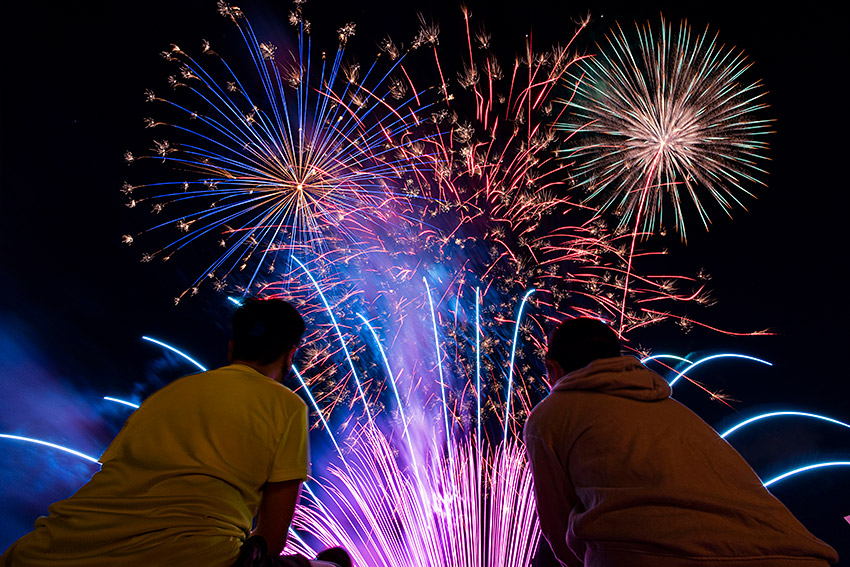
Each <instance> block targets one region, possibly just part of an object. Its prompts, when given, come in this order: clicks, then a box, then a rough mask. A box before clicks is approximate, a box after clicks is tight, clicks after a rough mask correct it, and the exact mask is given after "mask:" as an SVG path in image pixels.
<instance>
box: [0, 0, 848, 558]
mask: <svg viewBox="0 0 850 567" xmlns="http://www.w3.org/2000/svg"><path fill="white" fill-rule="evenodd" d="M638 4H639V5H638ZM688 4H690V3H684V2H678V3H672V2H641V3H622V4H621V3H616V2H594V3H587V2H575V3H565V2H540V1H534V0H531V1H528V2H504V1H499V2H488V3H484V2H471V3H469V4H468V5H469V6H470V8H471V11H472V14H473V17H474V18H476V19H480V20H483V21H484V22H486V24H487V27H488V29H489V30H490V31H491V32H492V34H493V38H494V43H496V44H497V46H496V48H495V49H496V50H497V52H498V53H500V54H502V55H503V57H507V56H510V55H511V54H512V53H513V51H515V50H516V49H519V48H520V47H521V46H522V41H523V37H524V36H525V34H526V33H527V32H528V30H529V29H531V30H532V32H533V34H534V38H535V39H534V41H535V44H536V45H538V46H541V47H542V46H545V45H549V44H552V43H554V42H556V41H559V40H560V41H561V42H565V41H566V40H567V39H568V38H569V37H570V36H571V35H572V31H573V29H574V25H573V24H572V23H571V19H573V18H578V17H580V16H582V15H583V14H585V13H586V12H587V11H588V10H589V11H590V12H591V14H592V15H593V16H594V23H593V24H592V25H591V26H590V27H589V29H588V30H586V32H585V33H584V34H583V36H582V39H581V40H580V41H581V42H583V43H581V45H584V46H585V47H586V49H587V50H592V49H593V44H594V42H595V41H602V40H603V38H604V34H605V32H606V31H607V30H608V29H609V26H610V25H612V24H613V23H614V22H615V21H618V22H620V23H621V24H622V25H623V26H624V28H626V27H629V26H633V24H632V22H633V21H635V20H637V21H639V22H646V21H647V20H649V21H651V22H652V23H657V22H658V20H659V15H660V14H662V13H663V15H664V17H665V18H666V19H668V20H671V21H673V22H678V20H679V19H681V18H683V17H686V18H687V19H688V21H689V22H690V23H691V24H692V25H693V26H694V28H696V29H702V28H704V27H705V25H706V24H710V26H711V29H712V30H715V31H719V32H720V38H721V40H722V41H723V42H725V43H727V44H731V45H735V46H737V47H738V48H740V49H742V50H743V51H745V52H746V54H747V55H748V56H749V58H750V59H751V61H752V62H753V67H752V68H751V69H750V70H749V73H750V75H749V77H750V79H756V78H761V79H762V80H763V82H764V84H765V86H766V88H767V90H768V91H769V94H768V96H767V101H768V103H769V104H770V105H771V108H770V110H769V112H768V114H769V115H770V117H772V118H775V119H776V122H775V130H776V133H775V134H774V135H773V136H772V137H771V139H770V143H771V149H770V152H769V156H770V157H771V159H772V161H771V162H770V164H769V165H768V169H769V171H770V175H769V176H768V177H767V178H766V181H767V184H768V187H767V188H754V190H755V192H756V194H757V196H758V199H749V200H747V201H746V205H747V209H748V210H742V209H740V208H739V209H737V210H735V211H734V219H733V220H729V219H726V218H723V217H721V216H720V215H715V216H714V217H713V219H714V221H715V222H714V224H713V225H712V227H711V230H710V232H707V233H706V232H701V231H700V230H699V229H698V228H697V227H696V225H695V224H693V225H692V227H693V229H692V231H691V232H690V233H689V242H688V245H687V246H683V245H681V244H679V243H678V242H677V241H676V240H674V239H672V238H671V239H669V240H667V241H664V242H662V243H660V245H663V246H664V247H667V248H669V249H670V252H671V254H670V262H671V266H674V267H676V268H677V269H678V270H679V271H687V270H691V271H695V270H696V269H698V268H704V269H705V270H707V271H708V272H709V273H710V274H711V275H712V279H711V282H710V285H711V288H712V289H713V296H714V297H715V299H717V305H715V306H713V307H711V308H710V309H706V310H705V311H704V312H702V313H701V314H700V315H699V317H698V318H699V319H700V320H701V321H703V322H705V323H708V324H711V325H716V326H718V327H722V328H726V329H731V330H736V331H751V330H761V329H765V328H769V329H771V330H772V331H774V332H775V333H776V334H775V335H773V336H763V337H729V336H725V335H720V334H717V333H712V332H709V331H700V330H697V331H694V332H692V333H689V334H687V335H685V334H682V333H681V332H680V331H679V329H678V328H676V327H675V326H672V325H671V326H670V327H668V328H658V330H657V331H654V332H655V333H656V334H654V335H647V336H646V337H643V338H642V342H643V343H644V344H645V346H651V347H652V348H653V350H654V351H655V352H672V353H676V354H680V355H683V356H684V355H685V354H687V353H691V352H696V351H700V352H704V353H706V354H714V353H718V352H740V353H745V354H749V355H752V356H757V357H760V358H763V359H766V360H769V361H771V362H772V363H773V364H774V366H773V367H770V368H766V367H761V366H758V367H757V365H746V364H743V363H741V362H735V363H731V362H728V363H727V362H724V363H718V364H717V365H715V366H713V367H712V368H711V373H706V374H705V375H700V376H699V377H698V379H700V380H702V381H704V382H705V383H706V384H707V385H708V386H709V387H710V388H711V389H713V390H717V389H722V390H723V392H724V393H725V394H728V395H730V396H731V397H732V398H734V399H735V400H739V401H736V402H734V403H733V406H734V408H735V409H734V410H730V409H729V408H727V407H725V406H722V405H720V404H717V403H716V402H711V401H710V400H706V399H705V398H706V396H705V395H704V394H702V393H699V392H696V391H690V390H687V389H686V388H685V387H682V388H681V389H677V391H676V397H677V398H678V399H679V400H680V401H683V402H684V403H686V404H688V405H689V406H690V407H692V408H693V409H694V410H695V411H697V412H698V413H699V414H700V415H701V416H703V417H704V418H705V419H706V420H707V421H708V422H709V423H711V424H712V425H713V426H715V427H717V428H718V429H722V428H723V427H726V426H729V425H731V424H733V423H735V422H737V421H740V419H742V418H743V417H749V416H752V415H756V414H758V413H761V412H765V411H778V410H797V411H804V412H813V413H818V414H823V415H827V416H830V417H833V418H835V419H839V420H842V421H845V422H850V407H848V404H847V395H848V393H850V386H848V381H847V373H846V371H845V370H844V369H842V368H840V367H839V366H840V363H839V360H838V359H839V357H838V355H839V354H840V353H841V352H846V344H847V338H848V337H847V331H846V321H847V320H848V315H850V313H848V308H847V302H846V300H845V289H846V287H847V286H846V284H845V281H846V278H845V270H844V266H843V264H844V263H845V262H846V258H847V253H846V247H845V246H844V240H845V225H846V220H845V217H846V201H847V200H846V197H845V196H844V190H843V188H846V180H844V181H842V179H845V178H846V175H844V173H845V168H844V167H843V166H844V164H845V161H846V157H845V155H844V153H845V152H844V150H843V144H842V142H841V141H840V138H839V136H840V135H841V134H842V133H843V132H845V131H846V129H847V118H846V116H847V113H846V112H845V111H844V108H845V104H844V102H845V99H846V92H845V91H844V90H843V89H842V88H841V87H840V84H839V81H842V76H843V74H844V71H846V68H847V64H846V60H845V57H844V55H845V54H846V45H845V44H844V43H843V40H844V39H845V35H846V32H845V30H843V29H839V21H838V20H839V18H837V17H836V14H832V13H830V11H828V10H826V9H825V8H821V7H819V6H817V5H810V6H809V7H808V8H807V9H806V10H794V11H788V12H785V13H779V12H777V8H775V7H774V5H773V4H770V7H768V5H767V4H765V6H764V7H763V8H755V7H751V6H746V7H743V6H742V4H743V3H741V2H727V1H721V2H704V3H693V5H688ZM239 5H240V6H241V7H242V8H243V10H244V11H245V12H246V14H247V15H248V16H249V18H250V19H251V21H252V23H253V24H254V25H255V27H262V25H264V22H265V23H267V22H273V21H274V20H280V21H281V22H283V23H281V24H280V26H279V28H281V29H285V28H287V27H288V26H287V25H286V24H285V18H286V14H287V13H288V11H289V9H290V6H289V4H288V3H271V2H260V1H259V0H257V1H253V2H248V3H242V4H239ZM48 6H49V5H48V3H24V2H19V3H12V5H10V6H6V7H4V17H3V18H2V24H0V25H2V34H0V37H2V41H3V49H2V58H0V64H1V65H2V84H3V88H2V90H0V103H2V118H0V120H2V121H1V122H0V137H2V153H0V160H1V161H0V164H2V165H0V221H2V222H0V230H2V237H0V259H2V264H0V266H2V269H3V277H2V278H0V384H2V391H3V396H2V397H0V433H14V434H19V435H25V436H30V437H37V438H41V439H49V440H51V441H54V442H57V443H62V444H65V445H68V446H71V447H73V448H75V449H78V450H80V451H83V452H85V453H88V454H91V455H95V456H97V455H98V454H99V453H100V451H102V449H103V448H104V447H105V445H106V444H107V443H108V442H109V440H110V439H111V437H112V435H114V433H115V431H116V430H117V428H118V427H120V425H121V423H122V421H123V419H124V417H126V413H122V411H123V410H120V408H114V407H108V406H109V404H105V403H104V402H102V400H101V397H102V396H104V395H115V396H118V397H125V398H126V397H133V396H136V397H138V396H144V395H147V394H149V393H150V392H151V391H153V390H154V389H156V388H157V387H159V386H161V385H163V384H164V383H166V382H167V381H168V380H170V379H172V378H174V377H176V376H179V375H181V374H184V373H188V372H189V371H191V369H190V368H187V367H186V366H185V365H183V364H181V363H180V362H179V361H178V360H176V359H175V358H174V357H170V356H166V355H164V354H163V352H162V351H161V350H160V349H157V348H156V347H153V346H151V345H150V344H148V343H144V342H143V341H141V340H140V337H141V335H143V334H151V335H154V336H157V337H160V338H162V339H164V340H167V341H169V342H172V343H174V344H176V345H179V346H180V347H181V348H184V349H185V350H186V351H188V352H190V353H192V354H193V355H196V356H197V357H198V358H199V359H201V360H202V361H203V362H204V363H205V364H206V365H208V366H215V365H218V364H222V363H224V362H225V354H226V352H225V347H226V341H227V330H226V321H227V316H228V315H227V314H228V312H229V309H230V308H229V305H228V302H227V301H226V298H225V297H224V296H221V295H216V294H215V293H213V292H212V291H211V290H208V291H206V292H202V293H201V294H199V295H198V296H197V297H196V298H193V299H191V300H190V301H187V302H186V303H184V304H181V305H180V306H178V307H175V306H174V304H173V297H174V296H175V295H177V294H178V293H179V292H180V291H182V290H183V289H184V288H185V286H186V285H187V284H188V283H190V282H191V280H189V282H187V279H188V278H190V277H193V276H195V274H194V273H184V272H183V270H182V269H181V261H182V260H181V259H180V258H179V257H175V259H174V260H173V261H172V262H169V263H166V264H163V263H160V262H155V263H149V264H142V263H140V262H139V257H140V254H141V250H140V249H139V248H128V247H126V246H124V245H123V244H122V243H121V235H122V234H125V233H128V232H137V231H139V230H141V229H143V228H144V227H145V226H146V225H147V224H148V223H150V222H152V221H151V219H150V217H148V216H146V215H144V214H141V213H139V212H138V211H130V210H128V209H127V208H126V207H125V206H124V203H125V202H126V199H125V197H124V196H123V195H122V194H121V193H120V191H119V189H120V187H121V184H122V182H123V181H124V180H125V179H127V178H128V176H130V175H131V174H130V173H129V172H128V168H127V166H126V164H125V163H124V161H123V159H122V154H123V153H124V151H125V150H126V149H133V148H140V149H144V148H145V144H147V143H149V139H150V134H149V132H145V131H144V128H143V123H142V119H143V118H144V117H145V116H148V115H149V114H150V111H149V109H148V108H147V107H145V102H144V100H143V92H144V90H145V89H146V88H149V87H151V88H157V87H159V88H164V84H165V83H164V79H165V77H166V75H167V74H168V73H169V72H170V68H169V67H167V65H166V63H165V62H164V61H163V60H162V59H161V58H160V57H159V55H158V53H159V52H160V51H162V50H163V49H165V48H167V47H168V45H169V44H171V43H176V44H178V45H180V46H181V47H184V48H185V49H186V50H187V51H189V50H190V49H191V50H194V49H196V48H197V47H198V46H199V45H200V40H201V39H202V38H204V39H208V40H210V41H211V42H216V41H219V42H221V43H223V44H227V42H228V41H231V40H233V39H234V38H233V35H234V32H235V28H233V26H232V25H231V24H230V23H229V22H228V21H227V20H225V19H224V18H222V17H220V16H219V15H218V13H217V12H216V8H215V2H214V1H213V0H205V1H195V0H192V1H179V2H175V1H169V2H166V1H163V0H152V1H149V2H144V3H142V2H138V3H131V2H106V1H99V2H65V3H62V4H61V5H60V6H58V7H52V6H51V7H48ZM306 10H307V13H308V17H309V18H310V19H311V20H312V22H313V25H314V28H315V30H316V32H315V34H316V38H317V42H318V41H319V39H321V34H322V33H325V34H329V33H332V31H333V30H335V29H336V28H338V27H339V26H341V25H342V24H343V23H345V22H347V21H355V22H356V23H357V25H358V32H357V35H356V36H355V41H359V42H360V44H359V45H360V46H361V47H360V48H361V49H366V50H367V52H368V51H369V50H371V48H372V46H374V44H375V42H376V41H377V40H378V39H380V38H382V37H383V36H384V35H386V33H388V32H389V33H392V35H393V37H394V39H395V38H399V39H402V40H404V39H407V38H409V37H410V36H411V35H412V33H413V31H414V30H415V28H416V15H417V12H418V11H422V12H423V13H424V14H425V15H427V16H433V17H434V18H435V19H436V20H438V21H439V22H440V24H441V30H442V31H441V38H440V41H441V48H443V49H445V51H446V52H447V53H449V52H451V50H452V49H453V48H454V45H455V44H456V43H457V42H458V41H460V40H462V38H463V36H462V35H461V34H462V20H461V17H460V11H459V10H458V8H457V5H456V4H455V3H454V2H451V3H449V2H441V3H439V4H438V5H437V6H436V7H435V6H430V5H429V4H427V3H424V2H419V1H413V2H408V3H401V6H400V7H397V6H395V4H393V3H390V2H386V1H383V0H382V1H380V2H363V3H356V2H348V3H340V2H333V3H330V4H324V3H321V2H319V1H317V0H311V2H310V3H308V4H307V7H306ZM269 25H271V24H269ZM272 27H273V26H272ZM327 45H328V49H332V48H334V47H335V43H333V41H332V37H328V41H327ZM203 252H204V251H202V250H197V251H196V250H189V251H188V252H187V254H188V256H189V257H190V258H191V255H192V254H196V253H197V254H202V253H203ZM842 429H843V428H840V427H838V426H833V425H830V424H823V423H812V422H809V421H795V420H785V421H782V420H777V421H775V422H772V423H771V424H769V425H765V426H764V427H759V428H758V429H757V430H756V429H754V430H753V431H752V432H751V433H750V434H748V435H747V436H743V435H742V436H741V438H740V440H734V441H733V445H734V446H735V447H736V448H737V449H738V450H739V451H740V452H741V453H742V454H743V455H744V456H745V457H746V458H747V459H748V460H749V461H750V463H751V464H752V465H753V467H754V468H755V469H756V471H757V472H758V473H759V474H760V475H761V476H762V478H767V477H770V476H774V475H776V474H779V473H781V472H784V471H786V470H789V469H791V468H795V467H797V466H802V465H806V464H810V463H812V462H821V461H838V460H841V461H848V460H850V431H848V430H846V429H844V430H842ZM745 437H746V438H745ZM0 447H2V455H3V456H4V458H3V463H2V468H0V479H2V488H0V491H2V498H0V502H2V503H0V517H3V520H2V522H0V548H5V547H6V546H7V545H9V544H10V543H11V542H12V541H13V540H14V539H15V538H17V537H18V536H20V535H21V534H22V533H23V532H25V531H27V530H28V529H29V527H30V526H31V524H32V521H33V520H34V519H35V517H36V516H37V515H38V514H42V513H44V512H45V511H46V506H47V504H48V503H49V502H51V501H53V500H55V499H57V498H61V497H64V496H66V495H68V494H70V493H71V492H73V490H74V489H75V488H76V487H77V486H79V484H81V483H82V482H84V481H85V480H86V478H87V477H88V475H90V474H91V473H92V472H93V469H92V467H91V466H90V465H88V464H86V463H82V462H80V461H79V459H76V458H74V457H70V456H68V457H65V456H62V455H55V454H53V453H49V454H48V453H46V452H45V451H44V450H42V449H40V448H36V447H29V446H17V445H13V444H12V443H11V442H7V441H4V440H0ZM848 475H850V467H843V468H834V469H830V470H821V471H815V472H809V473H804V474H802V475H800V476H798V477H796V478H792V479H788V480H787V481H785V482H783V483H780V484H777V485H776V486H775V489H774V490H773V493H774V494H775V495H776V496H777V497H779V498H780V499H781V500H782V501H783V502H785V503H786V505H788V506H789V508H791V509H792V511H793V512H794V513H795V514H796V515H797V516H798V517H799V518H800V519H801V521H803V523H804V524H805V525H806V526H807V527H809V529H810V530H812V531H813V532H814V533H815V534H816V535H818V536H819V537H821V538H823V539H825V540H826V541H827V542H828V543H830V544H831V545H833V546H834V547H836V548H837V549H838V550H839V553H842V554H843V555H844V556H845V562H846V558H847V557H850V546H848V544H847V543H846V542H850V524H848V523H847V522H846V521H844V520H843V519H842V518H843V517H844V516H848V515H850V498H848V496H847V494H848V492H847V489H846V487H847V482H848V480H850V476H848Z"/></svg>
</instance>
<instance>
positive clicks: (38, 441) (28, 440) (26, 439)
mask: <svg viewBox="0 0 850 567" xmlns="http://www.w3.org/2000/svg"><path fill="white" fill-rule="evenodd" d="M0 438H2V439H11V440H13V441H23V442H25V443H34V444H36V445H44V446H45V447H50V448H51V449H58V450H60V451H64V452H66V453H70V454H71V455H74V456H75V457H80V458H81V459H85V460H87V461H91V462H92V463H95V464H97V465H99V464H100V463H99V462H98V460H97V459H95V458H94V457H91V456H89V455H86V454H85V453H80V452H79V451H75V450H73V449H69V448H68V447H64V446H62V445H57V444H56V443H50V442H48V441H42V440H41V439H33V438H31V437H22V436H20V435H10V434H8V433H0Z"/></svg>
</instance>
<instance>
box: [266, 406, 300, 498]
mask: <svg viewBox="0 0 850 567" xmlns="http://www.w3.org/2000/svg"><path fill="white" fill-rule="evenodd" d="M293 396H294V395H293ZM288 406H289V407H288V408H287V410H288V411H287V415H286V420H285V423H284V426H283V431H282V432H281V436H280V443H279V444H278V446H277V451H276V452H275V457H274V462H273V463H272V468H271V471H270V472H269V479H268V482H284V481H287V480H297V479H301V480H307V478H308V477H309V476H310V438H309V436H308V435H307V429H308V428H307V406H306V404H304V402H303V401H301V399H300V398H298V397H297V396H294V403H290V404H288Z"/></svg>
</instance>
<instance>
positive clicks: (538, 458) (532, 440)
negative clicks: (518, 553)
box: [523, 421, 584, 567]
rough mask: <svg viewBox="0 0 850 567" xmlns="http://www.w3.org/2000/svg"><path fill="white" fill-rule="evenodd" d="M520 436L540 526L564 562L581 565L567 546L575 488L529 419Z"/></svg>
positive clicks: (569, 565)
mask: <svg viewBox="0 0 850 567" xmlns="http://www.w3.org/2000/svg"><path fill="white" fill-rule="evenodd" d="M523 438H524V441H525V447H526V450H527V451H528V462H529V464H530V466H531V476H532V477H533V479H534V498H535V500H536V502H537V515H538V517H539V518H540V529H541V530H542V531H543V535H544V536H545V538H546V540H547V541H548V542H549V546H550V547H551V548H552V552H553V553H554V554H555V557H557V558H558V560H559V561H560V562H561V563H562V564H563V565H567V567H581V566H582V565H584V562H583V561H582V560H580V559H579V558H578V557H576V555H575V554H574V553H573V552H572V551H571V550H570V548H569V547H568V546H567V528H568V525H569V516H570V511H571V510H572V509H573V507H574V506H575V505H576V504H577V502H576V501H575V499H574V497H572V496H571V495H572V494H574V490H573V487H572V483H571V482H570V477H569V475H568V474H567V472H566V471H565V470H564V468H563V466H562V465H561V462H560V460H559V459H558V456H557V455H556V454H555V451H554V450H553V448H552V447H551V446H550V444H549V443H548V442H547V441H546V439H544V438H543V436H541V435H540V433H539V432H538V431H537V430H536V428H535V427H534V426H533V424H532V423H531V422H530V421H529V422H528V423H526V426H525V431H524V435H523Z"/></svg>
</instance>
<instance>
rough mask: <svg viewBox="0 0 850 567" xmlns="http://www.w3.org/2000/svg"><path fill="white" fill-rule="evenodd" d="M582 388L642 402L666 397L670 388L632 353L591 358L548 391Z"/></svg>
mask: <svg viewBox="0 0 850 567" xmlns="http://www.w3.org/2000/svg"><path fill="white" fill-rule="evenodd" d="M569 390H585V391H588V390H589V391H593V392H604V393H606V394H611V395H612V396H620V397H621V398H631V399H633V400H641V401H645V402H653V401H656V400H663V399H666V398H669V397H670V394H671V393H672V390H671V389H670V385H669V384H668V383H667V381H666V380H664V378H662V377H661V376H660V375H658V374H656V373H655V372H653V371H652V370H650V369H648V368H647V367H646V366H644V365H643V364H641V363H640V361H639V360H638V359H637V358H635V357H633V356H617V357H614V358H600V359H598V360H594V361H593V362H591V363H590V364H588V365H587V366H585V367H584V368H580V369H578V370H574V371H572V372H570V373H569V374H567V375H566V376H562V377H561V378H559V379H558V381H557V382H555V386H554V387H553V388H552V391H553V392H555V391H558V392H564V391H569Z"/></svg>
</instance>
